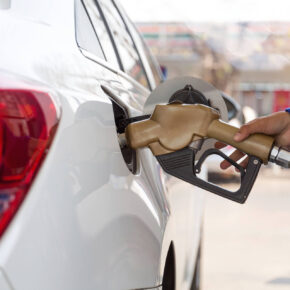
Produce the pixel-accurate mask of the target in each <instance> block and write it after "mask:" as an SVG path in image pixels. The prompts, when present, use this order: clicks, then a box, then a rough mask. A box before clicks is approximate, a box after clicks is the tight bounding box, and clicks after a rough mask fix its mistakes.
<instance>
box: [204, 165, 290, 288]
mask: <svg viewBox="0 0 290 290" xmlns="http://www.w3.org/2000/svg"><path fill="white" fill-rule="evenodd" d="M230 186H231V185H230ZM206 199H207V202H206V208H205V216H204V240H203V258H202V263H203V264H202V289H203V290H268V289H269V290H270V289H271V290H285V289H290V170H279V169H278V168H275V169H274V170H273V169H268V168H264V170H261V172H260V174H259V176H258V179H257V181H256V183H255V185H254V188H253V190H252V192H251V194H250V196H249V198H248V200H247V202H246V203H245V204H244V205H240V204H236V203H233V202H231V201H228V200H225V199H223V198H220V197H218V196H215V195H213V194H210V193H208V194H207V198H206Z"/></svg>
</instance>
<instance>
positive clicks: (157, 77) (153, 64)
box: [128, 20, 162, 86]
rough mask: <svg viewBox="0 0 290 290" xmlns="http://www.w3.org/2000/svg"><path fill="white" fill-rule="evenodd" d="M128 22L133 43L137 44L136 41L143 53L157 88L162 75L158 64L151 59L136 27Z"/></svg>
mask: <svg viewBox="0 0 290 290" xmlns="http://www.w3.org/2000/svg"><path fill="white" fill-rule="evenodd" d="M128 22H129V25H130V31H131V32H132V35H133V37H134V39H135V42H136V43H137V41H138V44H139V46H141V49H142V51H143V52H144V53H145V57H146V59H147V61H148V64H149V67H150V70H151V72H152V75H153V78H154V82H155V85H156V86H157V85H158V84H160V82H161V81H162V73H161V69H160V66H159V64H158V62H157V61H156V59H155V58H154V57H153V55H152V53H151V51H150V50H149V47H148V46H147V45H146V43H145V42H144V40H143V39H142V37H141V35H140V34H139V33H138V31H137V30H136V27H135V26H134V24H133V23H132V22H131V21H130V20H129V21H128Z"/></svg>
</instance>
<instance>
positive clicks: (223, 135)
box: [207, 120, 274, 164]
mask: <svg viewBox="0 0 290 290" xmlns="http://www.w3.org/2000/svg"><path fill="white" fill-rule="evenodd" d="M238 131H239V129H238V128H236V127H234V126H231V125H229V124H227V123H224V122H223V121H221V120H214V121H212V122H211V124H210V126H209V127H208V132H207V133H208V134H207V135H208V137H210V138H214V139H216V140H218V141H221V142H224V143H226V144H229V145H231V146H233V147H235V148H237V149H239V150H241V151H242V152H244V153H247V154H249V155H253V156H256V157H258V158H260V159H261V160H262V161H263V163H264V164H267V163H268V160H269V157H270V153H271V150H272V147H273V144H274V138H273V137H271V136H268V135H264V134H260V133H257V134H252V135H251V136H249V137H248V138H247V139H245V140H244V141H241V142H237V141H235V140H234V139H233V138H234V136H235V134H236V133H237V132H238Z"/></svg>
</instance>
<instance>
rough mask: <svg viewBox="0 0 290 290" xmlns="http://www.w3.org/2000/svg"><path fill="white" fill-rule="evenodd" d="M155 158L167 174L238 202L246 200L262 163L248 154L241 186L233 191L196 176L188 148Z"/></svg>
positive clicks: (192, 155)
mask: <svg viewBox="0 0 290 290" xmlns="http://www.w3.org/2000/svg"><path fill="white" fill-rule="evenodd" d="M212 152H213V151H211V152H210V153H207V151H206V152H205V153H204V154H206V156H208V155H211V154H213V153H212ZM215 153H216V152H215ZM219 155H221V154H219ZM221 156H223V155H221ZM156 158H157V160H158V162H159V163H160V165H161V167H162V168H163V170H164V171H165V172H167V173H168V174H170V175H172V176H175V177H177V178H179V179H182V180H184V181H186V182H188V183H191V184H193V185H196V186H198V187H200V188H202V189H205V190H207V191H210V192H212V193H214V194H217V195H219V196H222V197H224V198H227V199H230V200H232V201H235V202H238V203H244V202H245V201H246V200H247V198H248V196H249V194H250V192H251V189H252V187H253V185H254V183H255V180H256V177H257V175H258V173H259V169H260V167H261V164H262V161H261V160H260V159H258V158H256V157H255V156H249V162H248V165H247V167H246V169H245V170H243V171H242V174H241V186H240V188H239V189H238V190H237V191H235V192H233V191H229V190H226V189H224V188H222V187H219V186H217V185H215V184H212V183H210V182H207V181H204V180H202V179H201V178H199V177H197V176H196V172H197V171H198V170H197V171H196V168H194V162H195V152H194V150H192V149H190V148H184V149H182V150H179V151H176V152H173V153H168V154H163V155H159V156H156ZM201 158H203V157H201ZM204 160H205V157H204V158H203V161H204ZM201 166H202V164H200V163H199V168H200V167H201Z"/></svg>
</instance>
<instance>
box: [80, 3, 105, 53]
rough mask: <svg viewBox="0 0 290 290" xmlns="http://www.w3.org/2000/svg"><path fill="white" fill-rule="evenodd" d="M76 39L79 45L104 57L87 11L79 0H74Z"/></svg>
mask: <svg viewBox="0 0 290 290" xmlns="http://www.w3.org/2000/svg"><path fill="white" fill-rule="evenodd" d="M76 41H77V44H78V46H79V47H81V48H83V49H85V50H87V51H89V52H91V53H93V54H95V55H96V56H98V57H101V58H105V57H104V53H103V50H102V48H101V45H100V42H99V40H98V38H97V35H96V33H95V31H94V28H93V26H92V23H91V21H90V19H89V17H88V14H87V11H86V9H85V7H84V6H83V3H82V2H81V0H77V1H76Z"/></svg>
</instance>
